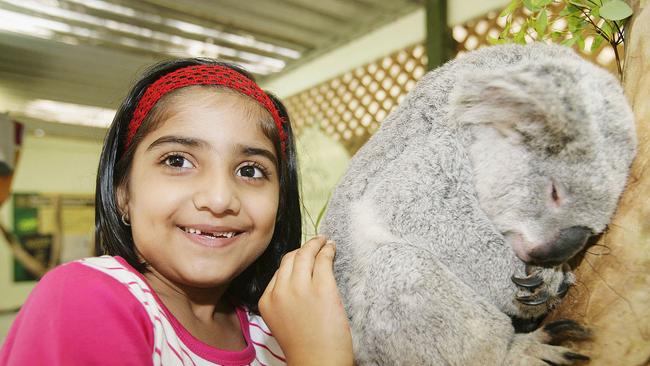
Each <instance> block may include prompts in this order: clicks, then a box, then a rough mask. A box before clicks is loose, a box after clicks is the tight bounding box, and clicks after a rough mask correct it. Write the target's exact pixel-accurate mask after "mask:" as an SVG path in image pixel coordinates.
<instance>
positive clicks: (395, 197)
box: [322, 43, 636, 365]
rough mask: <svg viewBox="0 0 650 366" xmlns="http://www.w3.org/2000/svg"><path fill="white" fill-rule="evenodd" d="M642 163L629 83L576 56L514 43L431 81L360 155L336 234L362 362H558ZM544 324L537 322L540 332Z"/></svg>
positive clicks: (467, 58)
mask: <svg viewBox="0 0 650 366" xmlns="http://www.w3.org/2000/svg"><path fill="white" fill-rule="evenodd" d="M635 152H636V135H635V129H634V121H633V115H632V112H631V110H630V108H629V106H628V104H627V101H626V99H625V97H624V95H623V92H622V89H621V87H620V84H619V82H618V80H617V79H616V78H615V77H614V76H612V75H611V74H609V73H608V72H607V71H605V70H603V69H601V68H599V67H597V66H595V65H593V64H591V63H590V62H588V61H586V60H583V59H582V58H581V57H580V56H578V55H577V54H575V53H574V52H573V51H572V50H571V49H569V48H566V47H562V46H557V45H547V44H541V43H540V44H532V45H527V46H520V45H499V46H492V47H486V48H482V49H479V50H477V51H473V52H470V53H468V54H465V55H463V56H461V57H460V58H457V59H455V60H453V61H450V62H448V63H447V64H445V65H443V66H442V67H440V68H438V69H436V70H434V71H431V72H429V73H427V74H426V75H425V76H424V77H423V78H422V79H421V80H420V81H419V82H418V84H417V85H416V86H415V88H414V89H413V90H412V91H411V92H410V93H409V94H408V95H407V96H406V98H405V99H404V101H403V102H402V103H401V104H400V105H399V106H398V107H397V108H396V110H395V111H394V112H392V113H391V114H390V115H389V116H388V117H387V118H386V119H385V120H384V122H383V123H382V125H381V128H380V129H379V130H378V131H377V133H375V134H374V135H373V136H372V138H371V139H370V140H369V141H368V142H367V143H366V144H365V145H364V146H363V147H362V148H361V149H360V150H359V151H358V152H357V153H356V154H355V156H354V157H353V158H352V160H351V162H350V165H349V168H348V170H347V172H346V173H345V175H344V176H343V178H342V179H341V181H340V182H339V183H338V186H337V187H336V189H335V190H334V192H333V195H332V198H331V199H330V202H329V204H328V210H327V213H326V216H325V218H324V220H323V224H322V225H323V226H322V230H323V232H324V233H325V234H327V235H328V236H329V237H331V238H332V239H333V240H334V241H335V242H336V243H337V255H336V260H335V276H336V278H337V281H338V285H339V290H340V292H341V296H342V298H343V301H344V304H345V307H346V310H347V313H348V316H349V318H350V326H351V329H352V335H353V346H354V351H355V358H356V362H357V363H358V364H360V365H547V362H548V363H552V364H568V363H571V362H573V361H574V360H580V359H585V358H586V356H583V355H580V354H577V353H574V352H571V351H570V350H569V349H567V348H564V347H561V346H556V345H551V344H549V343H550V342H552V341H554V340H557V339H558V338H559V337H562V336H563V335H564V336H567V335H573V336H575V337H578V338H580V337H586V336H587V335H588V331H587V330H586V329H584V328H582V327H581V326H580V325H578V324H577V323H576V322H573V321H570V320H563V321H558V322H554V323H550V324H547V325H545V326H544V327H541V328H537V329H536V330H533V331H530V332H528V333H519V332H516V331H515V327H514V326H513V320H512V319H519V320H523V321H524V323H525V321H533V320H535V319H539V318H540V317H543V316H544V315H545V314H547V313H548V312H549V311H550V310H551V309H552V308H553V307H554V306H555V305H556V304H557V303H558V301H560V298H561V297H562V296H563V294H564V293H566V291H567V289H568V287H569V285H571V284H572V283H573V281H574V276H573V275H572V274H571V273H570V271H569V268H568V266H567V265H566V262H567V260H569V259H570V258H572V257H573V256H575V255H576V254H577V253H578V252H580V251H581V250H582V249H583V247H585V243H586V242H587V240H588V239H589V238H590V237H591V236H593V235H596V234H598V233H601V232H602V231H603V230H604V229H605V227H606V225H607V224H608V221H609V220H610V218H611V216H612V215H613V213H614V211H615V209H616V206H617V202H618V199H619V196H620V194H621V192H622V191H623V188H624V186H625V182H626V179H627V175H628V171H629V167H630V165H631V162H632V159H633V157H634V155H635ZM533 324H534V322H533Z"/></svg>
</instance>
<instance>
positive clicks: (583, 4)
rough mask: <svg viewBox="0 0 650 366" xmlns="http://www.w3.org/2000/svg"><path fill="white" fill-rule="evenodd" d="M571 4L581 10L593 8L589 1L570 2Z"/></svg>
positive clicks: (575, 0) (570, 0)
mask: <svg viewBox="0 0 650 366" xmlns="http://www.w3.org/2000/svg"><path fill="white" fill-rule="evenodd" d="M569 3H570V4H573V5H575V6H577V7H580V8H589V7H591V6H592V4H590V3H589V2H588V1H587V0H569Z"/></svg>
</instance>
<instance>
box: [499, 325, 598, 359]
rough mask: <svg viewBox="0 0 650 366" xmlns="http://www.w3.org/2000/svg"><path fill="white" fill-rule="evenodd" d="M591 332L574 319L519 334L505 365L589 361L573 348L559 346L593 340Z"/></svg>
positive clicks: (512, 344)
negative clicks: (570, 340)
mask: <svg viewBox="0 0 650 366" xmlns="http://www.w3.org/2000/svg"><path fill="white" fill-rule="evenodd" d="M590 336H591V333H590V332H589V330H588V329H586V328H584V327H582V326H581V325H580V324H578V323H576V322H574V321H572V320H558V321H555V322H552V323H549V324H547V325H545V326H544V327H542V328H539V329H537V330H536V331H534V332H532V333H525V334H516V335H515V338H514V339H513V341H512V343H511V346H510V350H509V352H508V356H507V357H506V359H505V360H504V362H503V364H504V365H516V366H523V365H540V366H548V365H549V364H551V365H570V364H573V363H574V362H575V361H584V360H589V357H588V356H585V355H582V354H579V353H576V352H573V351H572V350H570V349H569V348H566V347H562V346H556V345H554V344H557V343H559V342H562V341H564V340H567V339H573V340H584V339H589V338H590Z"/></svg>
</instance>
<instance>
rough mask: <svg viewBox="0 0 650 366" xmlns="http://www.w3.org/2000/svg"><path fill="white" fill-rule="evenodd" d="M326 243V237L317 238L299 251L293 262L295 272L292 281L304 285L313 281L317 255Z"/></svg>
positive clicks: (292, 274)
mask: <svg viewBox="0 0 650 366" xmlns="http://www.w3.org/2000/svg"><path fill="white" fill-rule="evenodd" d="M326 241H327V238H326V237H324V236H317V237H314V238H313V239H311V240H309V241H308V242H306V243H305V244H304V245H303V246H302V247H301V248H300V249H299V250H298V252H297V253H296V257H295V259H294V261H293V272H292V273H291V278H292V280H295V281H299V282H302V283H308V282H310V281H311V277H312V273H313V271H314V262H315V261H316V255H317V254H318V252H319V251H320V250H321V248H322V247H323V245H325V242H326Z"/></svg>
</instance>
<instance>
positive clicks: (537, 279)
mask: <svg viewBox="0 0 650 366" xmlns="http://www.w3.org/2000/svg"><path fill="white" fill-rule="evenodd" d="M511 279H512V282H513V283H514V284H515V285H517V288H518V291H517V293H516V295H515V299H516V300H517V302H518V303H520V304H521V305H524V306H525V307H526V309H523V310H525V311H524V314H523V315H528V316H539V315H542V314H545V313H546V312H548V311H549V310H551V309H552V308H553V307H554V306H555V305H557V304H558V303H559V302H560V299H561V298H562V297H564V295H566V293H567V291H568V290H569V286H571V285H572V284H573V283H574V282H575V276H574V275H573V273H571V272H570V271H569V267H568V266H567V265H561V266H557V267H553V268H544V267H537V266H530V265H526V275H525V276H517V275H513V276H512V277H511Z"/></svg>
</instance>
